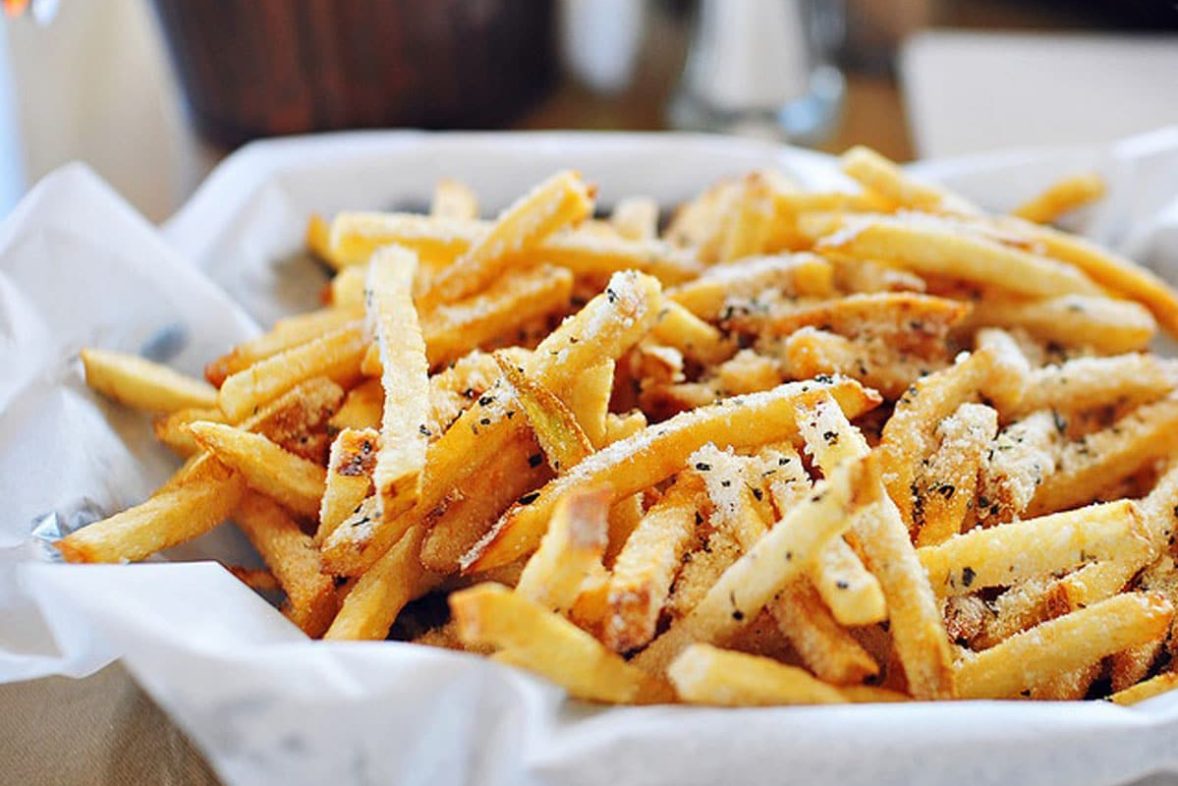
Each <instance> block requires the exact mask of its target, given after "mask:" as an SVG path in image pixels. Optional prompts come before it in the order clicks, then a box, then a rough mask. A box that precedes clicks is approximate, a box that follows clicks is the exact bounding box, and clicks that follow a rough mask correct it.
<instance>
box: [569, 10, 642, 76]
mask: <svg viewBox="0 0 1178 786" xmlns="http://www.w3.org/2000/svg"><path fill="white" fill-rule="evenodd" d="M645 27H646V0H563V2H562V3H561V4H560V37H561V50H562V52H561V54H562V56H563V58H564V61H565V66H566V67H567V68H568V69H569V70H570V71H571V72H572V73H573V75H574V76H576V77H577V78H578V79H579V80H581V81H582V82H584V83H585V84H586V85H588V86H589V87H590V88H592V89H593V90H596V91H598V92H600V93H617V92H620V91H622V90H624V89H626V87H627V86H628V85H629V84H630V78H631V77H632V76H633V74H634V64H635V62H636V61H637V59H638V45H639V44H640V43H641V41H642V33H643V30H644V29H645Z"/></svg>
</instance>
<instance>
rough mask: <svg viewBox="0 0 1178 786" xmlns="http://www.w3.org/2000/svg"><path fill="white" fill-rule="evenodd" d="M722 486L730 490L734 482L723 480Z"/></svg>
mask: <svg viewBox="0 0 1178 786" xmlns="http://www.w3.org/2000/svg"><path fill="white" fill-rule="evenodd" d="M720 485H721V486H723V487H724V488H728V487H729V486H731V485H732V481H731V480H721V481H720Z"/></svg>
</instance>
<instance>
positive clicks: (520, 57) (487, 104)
mask: <svg viewBox="0 0 1178 786" xmlns="http://www.w3.org/2000/svg"><path fill="white" fill-rule="evenodd" d="M553 6H554V3H552V2H551V1H550V0H216V1H215V2H212V1H210V0H155V7H156V11H157V13H158V15H159V20H160V25H161V27H162V28H163V31H164V35H165V37H166V39H167V42H168V46H169V49H170V50H171V55H172V60H173V63H174V64H175V67H176V73H177V74H178V75H179V79H180V82H181V84H182V86H183V89H184V93H185V95H186V97H187V100H188V105H189V108H190V110H191V113H192V117H193V120H194V121H195V123H196V125H197V127H198V128H199V129H200V131H201V133H202V134H204V135H205V137H207V138H208V139H209V140H210V141H212V142H214V143H217V144H220V145H226V146H234V145H238V144H241V143H242V142H245V141H247V140H249V139H253V138H255V137H260V136H272V135H278V134H294V133H303V132H308V131H320V130H329V129H340V128H373V127H395V126H411V127H419V128H494V127H497V126H500V125H502V124H504V123H506V122H508V121H509V120H511V119H512V118H513V117H516V116H517V115H518V114H519V113H520V112H521V111H522V110H524V109H526V108H527V107H528V106H529V105H531V104H532V103H533V102H535V101H536V100H537V99H538V98H540V97H541V96H543V95H544V94H545V93H546V92H547V91H548V89H549V87H550V86H551V84H552V81H553V76H554V57H553Z"/></svg>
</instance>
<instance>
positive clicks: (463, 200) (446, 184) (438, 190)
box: [429, 177, 479, 220]
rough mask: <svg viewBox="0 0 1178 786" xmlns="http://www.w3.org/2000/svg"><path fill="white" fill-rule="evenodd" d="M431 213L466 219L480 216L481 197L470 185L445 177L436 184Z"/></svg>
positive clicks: (432, 214) (444, 216) (430, 207)
mask: <svg viewBox="0 0 1178 786" xmlns="http://www.w3.org/2000/svg"><path fill="white" fill-rule="evenodd" d="M429 214H430V215H431V216H436V217H437V218H450V219H458V220H466V219H472V218H478V217H479V199H478V197H477V196H475V193H474V191H473V190H472V189H471V188H470V186H468V185H466V184H465V183H463V182H460V181H458V180H454V179H452V178H448V177H444V178H442V179H441V180H439V181H438V183H437V185H435V186H434V196H433V200H432V201H431V202H430V206H429Z"/></svg>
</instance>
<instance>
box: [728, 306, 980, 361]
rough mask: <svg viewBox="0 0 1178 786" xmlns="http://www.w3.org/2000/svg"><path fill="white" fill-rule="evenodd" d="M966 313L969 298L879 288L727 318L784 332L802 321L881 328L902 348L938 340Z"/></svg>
mask: <svg viewBox="0 0 1178 786" xmlns="http://www.w3.org/2000/svg"><path fill="white" fill-rule="evenodd" d="M968 313H969V304H967V303H961V302H959V301H956V300H949V299H947V298H941V297H934V296H932V295H922V294H919V293H916V292H878V293H875V294H870V295H848V296H847V297H843V298H838V299H835V300H826V301H821V302H819V303H816V304H814V305H810V306H800V307H797V308H791V309H790V310H788V311H782V312H777V313H772V314H768V315H762V314H751V313H748V314H744V313H742V314H735V315H734V316H733V317H732V319H731V320H729V321H728V322H729V324H731V325H732V326H733V327H735V328H736V329H738V330H748V331H755V332H757V333H758V334H760V335H765V334H768V335H776V336H788V335H789V334H791V333H793V332H794V331H796V330H799V329H800V328H803V327H817V326H821V327H822V329H823V330H830V331H833V332H835V333H839V334H842V335H849V336H859V335H864V334H868V335H870V334H873V333H879V332H886V333H889V334H892V333H894V334H896V335H895V340H896V341H898V342H901V343H902V345H903V346H904V347H905V348H909V347H911V348H913V349H915V348H916V347H918V346H919V345H920V344H922V343H925V342H927V341H928V340H930V339H934V340H942V339H943V337H944V335H945V334H946V333H947V332H948V330H949V328H951V327H952V326H954V325H956V324H957V323H958V322H960V321H961V320H962V319H964V318H965V316H966V315H967V314H968Z"/></svg>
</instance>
